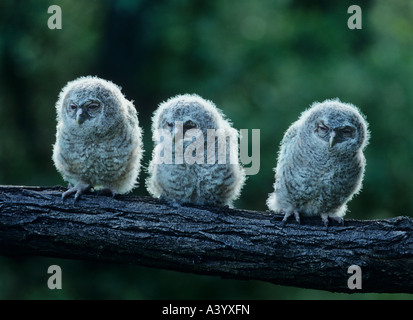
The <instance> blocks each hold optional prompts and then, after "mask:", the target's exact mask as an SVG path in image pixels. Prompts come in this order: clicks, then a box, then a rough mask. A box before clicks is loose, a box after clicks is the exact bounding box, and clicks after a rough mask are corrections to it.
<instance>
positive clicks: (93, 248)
mask: <svg viewBox="0 0 413 320" xmlns="http://www.w3.org/2000/svg"><path fill="white" fill-rule="evenodd" d="M63 190H64V189H63V188H61V187H54V188H50V187H44V188H42V187H16V186H0V254H2V255H41V256H50V257H59V258H70V259H81V260H95V261H110V262H116V263H127V264H136V265H143V266H149V267H156V268H163V269H171V270H177V271H182V272H192V273H196V274H208V275H218V276H222V277H226V278H234V279H255V280H263V281H269V282H272V283H275V284H282V285H289V286H295V287H302V288H313V289H321V290H327V291H333V292H347V293H352V292H399V293H402V292H403V293H413V237H412V235H413V219H411V218H408V217H397V218H392V219H386V220H372V221H366V220H365V221H358V220H346V222H345V226H339V225H337V224H334V223H331V224H332V226H330V227H329V229H328V230H326V229H325V227H324V226H323V225H322V223H321V220H320V219H319V218H316V217H315V218H305V217H303V218H302V222H301V225H298V224H297V223H296V222H295V221H291V222H288V223H287V224H286V225H285V226H282V225H281V216H278V215H275V216H271V215H269V214H268V213H267V212H258V211H247V210H235V209H229V208H215V207H200V206H182V207H173V206H170V205H168V204H166V203H164V202H162V201H159V200H156V199H153V198H150V197H137V196H118V197H117V198H115V199H112V198H111V197H107V196H103V195H96V194H88V195H84V196H83V197H82V198H81V199H80V201H78V202H77V203H76V204H73V198H71V199H68V200H66V201H65V203H62V201H61V193H62V191H63ZM351 265H358V266H360V267H361V270H362V289H361V290H357V289H355V290H350V289H349V288H348V285H347V281H348V279H349V277H351V276H352V274H351V273H348V272H347V271H348V268H349V267H350V266H351Z"/></svg>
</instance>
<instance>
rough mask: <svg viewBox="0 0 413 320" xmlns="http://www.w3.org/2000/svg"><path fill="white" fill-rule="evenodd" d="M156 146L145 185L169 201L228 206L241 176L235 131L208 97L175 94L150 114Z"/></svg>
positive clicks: (239, 183) (235, 192)
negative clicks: (151, 115) (206, 98)
mask: <svg viewBox="0 0 413 320" xmlns="http://www.w3.org/2000/svg"><path fill="white" fill-rule="evenodd" d="M152 120H153V122H152V130H153V140H154V141H155V148H154V151H153V154H152V160H151V162H150V164H149V167H148V172H149V176H148V179H147V181H146V185H147V189H148V191H149V193H150V194H152V195H153V196H154V197H156V198H162V199H165V200H167V201H169V202H171V203H175V204H183V203H192V204H198V205H215V206H225V205H228V206H232V202H233V201H234V200H235V199H237V198H238V196H239V194H240V192H241V188H242V186H243V184H244V181H245V172H244V169H243V168H242V166H241V165H240V163H239V157H238V132H237V131H236V130H235V129H234V128H232V127H231V125H230V123H229V122H228V121H227V120H225V118H224V116H223V114H222V113H221V111H220V110H219V109H217V107H216V106H215V105H214V104H213V103H212V102H211V101H207V100H204V99H203V98H201V97H200V96H198V95H190V94H185V95H178V96H176V97H174V98H171V99H169V100H168V101H166V102H163V103H161V104H160V105H159V107H158V109H157V110H156V111H155V112H154V115H153V118H152Z"/></svg>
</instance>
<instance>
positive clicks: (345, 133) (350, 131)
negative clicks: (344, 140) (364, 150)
mask: <svg viewBox="0 0 413 320" xmlns="http://www.w3.org/2000/svg"><path fill="white" fill-rule="evenodd" d="M340 131H341V134H342V135H343V136H344V137H349V138H351V137H352V136H353V135H354V128H352V127H349V126H346V127H344V128H343V129H341V130H340Z"/></svg>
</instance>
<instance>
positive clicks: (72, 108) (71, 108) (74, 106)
mask: <svg viewBox="0 0 413 320" xmlns="http://www.w3.org/2000/svg"><path fill="white" fill-rule="evenodd" d="M69 109H70V110H73V111H74V110H76V109H77V106H76V105H75V104H71V105H70V106H69Z"/></svg>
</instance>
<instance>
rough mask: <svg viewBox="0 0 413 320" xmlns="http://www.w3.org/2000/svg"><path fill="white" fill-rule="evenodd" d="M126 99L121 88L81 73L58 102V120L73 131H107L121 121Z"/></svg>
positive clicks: (65, 89)
mask: <svg viewBox="0 0 413 320" xmlns="http://www.w3.org/2000/svg"><path fill="white" fill-rule="evenodd" d="M125 102H129V101H127V100H126V99H125V97H124V96H123V95H122V93H121V90H120V88H119V87H118V86H117V85H115V84H114V83H112V82H110V81H107V80H103V79H100V78H98V77H92V76H87V77H80V78H78V79H76V80H73V81H70V82H69V83H67V85H66V86H65V87H64V88H63V89H62V91H61V92H60V95H59V99H58V101H57V103H56V111H57V120H58V123H63V124H64V125H65V126H66V127H67V128H68V129H69V130H70V131H71V132H72V133H73V134H76V133H79V134H84V133H87V132H93V133H94V134H105V133H106V132H107V131H108V130H111V129H112V128H113V126H116V124H118V123H119V121H120V119H121V113H122V112H126V111H125V110H122V108H124V109H125V108H126V107H125V105H126V104H125Z"/></svg>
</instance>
